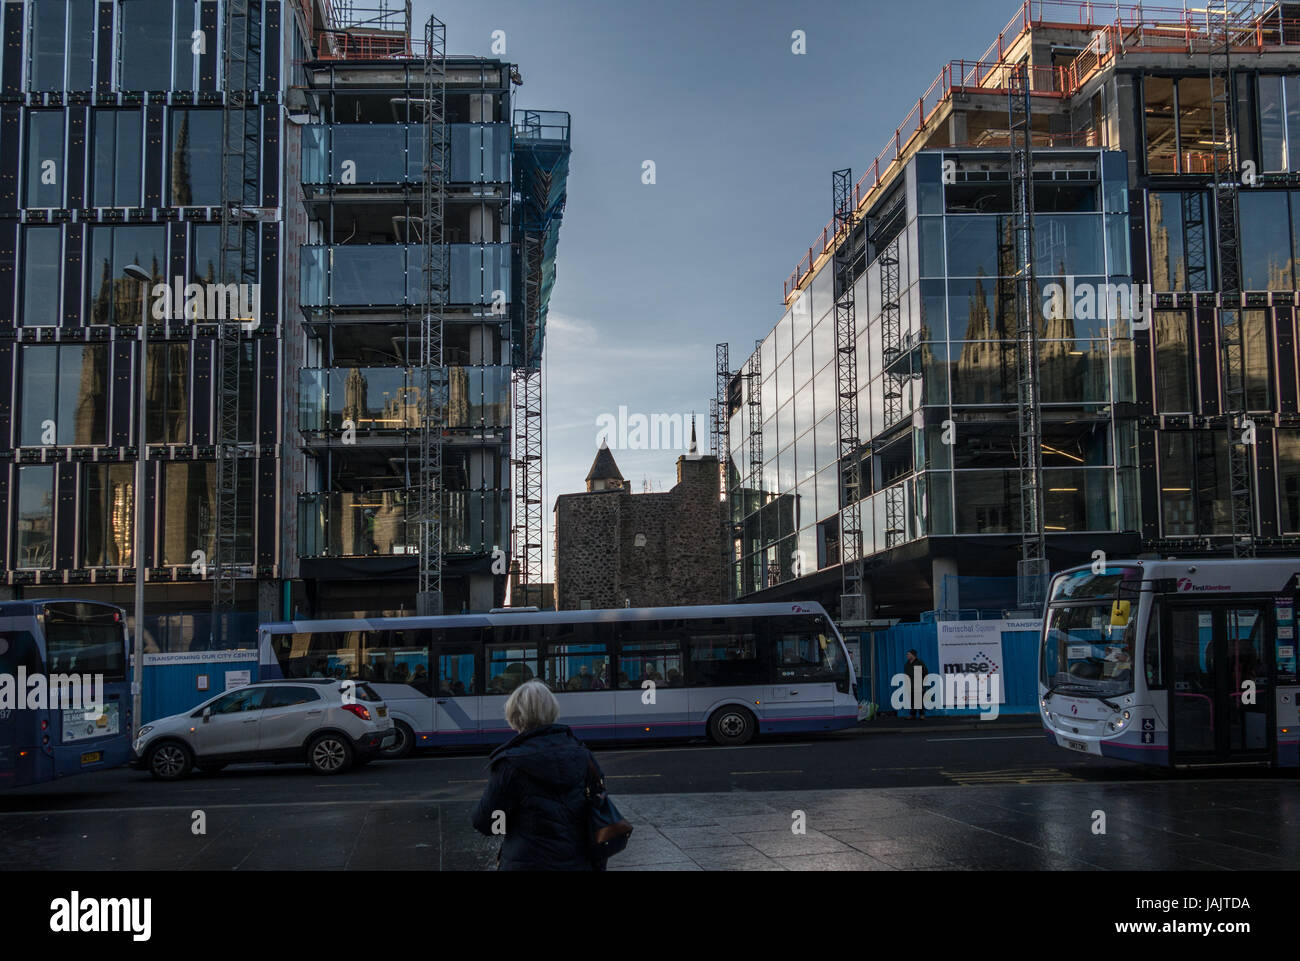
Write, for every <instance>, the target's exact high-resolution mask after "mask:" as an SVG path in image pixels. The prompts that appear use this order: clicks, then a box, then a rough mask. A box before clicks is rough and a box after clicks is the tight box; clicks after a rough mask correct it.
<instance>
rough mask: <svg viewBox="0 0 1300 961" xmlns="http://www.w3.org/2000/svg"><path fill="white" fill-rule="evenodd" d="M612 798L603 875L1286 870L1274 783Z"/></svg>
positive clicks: (1297, 825) (1297, 824)
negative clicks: (628, 834)
mask: <svg viewBox="0 0 1300 961" xmlns="http://www.w3.org/2000/svg"><path fill="white" fill-rule="evenodd" d="M619 804H620V809H621V810H622V811H623V814H624V816H625V817H626V818H627V819H628V820H629V821H631V822H632V823H634V824H635V825H637V827H636V830H635V831H634V832H633V835H632V840H631V842H630V843H629V844H628V848H627V850H626V851H625V852H623V854H621V855H619V856H618V858H617V859H616V860H614V861H611V862H610V867H611V869H612V870H700V869H704V870H747V871H749V870H755V871H757V870H768V871H771V870H783V869H784V870H854V871H893V870H944V871H952V870H1043V869H1047V870H1152V871H1180V870H1202V871H1204V870H1218V869H1222V870H1282V869H1291V870H1294V869H1295V868H1296V867H1298V866H1300V792H1297V791H1296V789H1295V785H1294V783H1289V782H1286V781H1280V780H1279V781H1262V782H1261V781H1257V780H1251V781H1244V782H1243V781H1237V780H1216V781H1187V782H1166V783H1144V784H1133V783H1128V782H1121V783H1110V782H1103V783H1094V784H1088V783H1082V784H1080V783H1076V784H1025V785H1014V786H1013V785H1007V784H998V785H993V784H986V785H982V786H978V787H963V786H954V787H944V788H891V789H885V790H880V791H859V790H839V791H799V792H792V791H768V792H755V793H747V794H744V795H740V796H738V795H736V794H693V795H685V796H684V795H637V796H634V797H630V798H627V799H626V801H619ZM799 812H802V815H803V817H802V818H800V817H799ZM1099 814H1100V815H1104V828H1105V833H1104V834H1101V833H1096V830H1095V829H1096V828H1097V827H1099V826H1103V822H1102V819H1101V817H1100V816H1099ZM801 821H802V825H801V824H800V822H801ZM799 826H802V827H803V829H804V833H795V829H796V828H797V827H799Z"/></svg>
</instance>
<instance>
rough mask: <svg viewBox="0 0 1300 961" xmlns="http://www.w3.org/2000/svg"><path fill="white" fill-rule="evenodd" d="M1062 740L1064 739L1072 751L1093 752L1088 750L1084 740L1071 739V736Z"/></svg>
mask: <svg viewBox="0 0 1300 961" xmlns="http://www.w3.org/2000/svg"><path fill="white" fill-rule="evenodd" d="M1062 740H1063V741H1064V743H1065V746H1066V747H1068V748H1069V749H1070V750H1071V751H1082V752H1083V753H1084V754H1091V753H1092V752H1091V751H1089V750H1088V745H1087V744H1084V743H1083V742H1082V741H1071V740H1070V739H1069V738H1062Z"/></svg>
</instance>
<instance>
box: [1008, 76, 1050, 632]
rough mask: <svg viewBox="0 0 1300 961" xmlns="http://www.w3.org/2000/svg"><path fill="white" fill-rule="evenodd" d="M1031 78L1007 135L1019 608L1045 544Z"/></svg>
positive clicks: (1012, 105) (1033, 596) (1040, 569)
mask: <svg viewBox="0 0 1300 961" xmlns="http://www.w3.org/2000/svg"><path fill="white" fill-rule="evenodd" d="M1030 87H1031V77H1030V72H1029V64H1028V62H1024V63H1021V64H1019V65H1018V66H1017V67H1016V68H1015V70H1014V71H1013V77H1012V80H1011V83H1010V86H1009V88H1008V90H1007V126H1008V129H1009V130H1010V133H1011V229H1012V233H1013V236H1014V241H1015V244H1014V246H1015V254H1016V260H1015V264H1014V274H1013V276H1014V277H1015V281H1016V284H1015V317H1016V402H1017V406H1018V421H1019V437H1018V444H1017V454H1018V457H1017V460H1018V466H1019V469H1020V561H1019V563H1018V565H1017V571H1016V573H1017V583H1018V584H1019V585H1020V588H1019V592H1018V593H1019V602H1020V607H1021V608H1022V609H1025V610H1030V609H1036V608H1038V607H1041V606H1042V603H1043V601H1044V599H1045V597H1044V593H1045V589H1046V586H1047V585H1046V577H1045V575H1046V574H1047V571H1048V567H1047V545H1046V537H1045V534H1044V530H1043V450H1042V393H1041V392H1042V383H1041V381H1040V380H1039V377H1038V316H1039V312H1038V308H1037V304H1038V287H1037V282H1036V280H1035V277H1034V158H1033V144H1034V141H1033V112H1032V109H1031V107H1030Z"/></svg>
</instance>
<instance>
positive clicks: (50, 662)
mask: <svg viewBox="0 0 1300 961" xmlns="http://www.w3.org/2000/svg"><path fill="white" fill-rule="evenodd" d="M128 646H129V642H128V639H127V634H126V618H125V617H124V616H123V613H122V610H121V608H118V607H114V606H113V605H111V604H103V603H100V602H99V601H82V600H66V601H65V600H30V601H5V602H3V603H0V688H2V689H0V788H2V787H20V786H22V785H26V784H40V783H43V782H46V781H52V780H54V779H55V778H60V777H66V776H68V775H70V774H82V773H85V772H88V771H99V770H103V769H105V768H110V767H117V766H119V765H122V764H125V763H127V761H129V760H130V759H131V689H130V680H129V673H128V670H127V660H128ZM37 678H39V679H40V680H39V681H35V680H34V679H37ZM71 678H78V679H82V680H92V681H93V682H94V683H95V689H96V690H97V691H98V694H97V695H96V697H97V700H98V701H99V703H98V704H96V705H95V710H94V711H88V710H87V709H86V708H85V707H84V706H71V707H70V706H67V705H66V704H64V705H61V706H60V704H55V703H54V698H53V696H52V692H53V690H55V689H62V690H63V691H67V690H68V683H69V679H71ZM100 679H102V685H103V686H102V687H98V682H99V680H100ZM20 682H21V683H20ZM37 684H39V685H40V686H41V687H43V688H44V689H45V692H46V693H45V699H46V703H45V704H44V706H43V707H40V708H37V707H33V706H31V702H32V701H33V700H34V691H35V687H36V685H37ZM82 693H84V694H89V690H88V689H82Z"/></svg>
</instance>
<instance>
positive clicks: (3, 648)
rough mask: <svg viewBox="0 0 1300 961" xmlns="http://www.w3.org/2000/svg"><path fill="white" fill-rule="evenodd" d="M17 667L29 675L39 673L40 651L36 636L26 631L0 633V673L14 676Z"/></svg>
mask: <svg viewBox="0 0 1300 961" xmlns="http://www.w3.org/2000/svg"><path fill="white" fill-rule="evenodd" d="M19 668H23V669H25V670H26V671H27V674H28V675H29V676H30V675H33V674H40V673H41V652H40V650H39V648H37V646H36V638H34V637H32V635H31V634H30V633H29V632H28V631H5V632H4V633H0V674H5V675H8V676H9V677H16V676H17V674H18V669H19Z"/></svg>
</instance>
